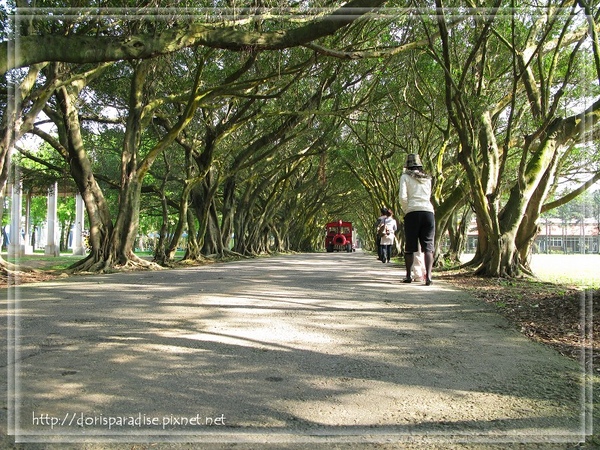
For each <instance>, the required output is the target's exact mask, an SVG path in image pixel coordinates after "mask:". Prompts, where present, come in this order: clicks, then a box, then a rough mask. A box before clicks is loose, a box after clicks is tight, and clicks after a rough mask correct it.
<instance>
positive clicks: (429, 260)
mask: <svg viewBox="0 0 600 450" xmlns="http://www.w3.org/2000/svg"><path fill="white" fill-rule="evenodd" d="M425 270H426V271H427V275H426V277H425V284H426V285H427V286H431V284H432V283H433V281H431V272H432V270H433V252H425Z"/></svg>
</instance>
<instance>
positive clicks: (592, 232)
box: [465, 218, 600, 253]
mask: <svg viewBox="0 0 600 450" xmlns="http://www.w3.org/2000/svg"><path fill="white" fill-rule="evenodd" d="M539 225H540V228H541V229H540V232H539V234H538V235H537V236H536V238H535V242H534V246H533V252H534V253H600V235H599V233H598V229H599V228H600V225H599V223H598V220H597V219H592V218H588V219H584V220H581V219H580V220H569V221H565V220H562V219H550V218H548V219H546V218H542V219H540V221H539ZM476 248H477V224H476V222H475V221H474V220H473V221H472V222H471V225H470V226H469V230H468V232H467V244H466V248H465V253H473V252H475V250H476Z"/></svg>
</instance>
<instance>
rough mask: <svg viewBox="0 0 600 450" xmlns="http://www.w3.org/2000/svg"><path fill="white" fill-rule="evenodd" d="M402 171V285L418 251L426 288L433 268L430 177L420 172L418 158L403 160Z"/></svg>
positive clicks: (409, 273)
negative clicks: (422, 262)
mask: <svg viewBox="0 0 600 450" xmlns="http://www.w3.org/2000/svg"><path fill="white" fill-rule="evenodd" d="M404 167H405V169H404V172H403V173H402V176H401V177H400V206H401V207H402V210H403V211H404V234H405V236H404V238H405V244H404V260H405V265H406V278H404V280H403V281H404V282H405V283H411V282H412V280H413V279H412V276H411V271H412V267H413V263H414V254H415V253H416V252H418V251H419V245H420V248H421V251H422V252H423V254H424V262H425V284H426V285H427V286H430V285H431V284H432V281H431V271H432V268H433V251H434V245H433V244H434V238H435V216H434V210H433V205H432V204H431V200H430V198H431V176H429V175H428V174H426V173H425V172H423V165H422V164H421V159H420V158H419V155H416V154H409V155H408V156H407V157H406V164H405V166H404Z"/></svg>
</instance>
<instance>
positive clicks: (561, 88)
mask: <svg viewBox="0 0 600 450" xmlns="http://www.w3.org/2000/svg"><path fill="white" fill-rule="evenodd" d="M436 6H437V7H438V12H439V14H438V16H437V26H438V29H439V32H440V36H441V37H440V40H439V41H438V42H437V43H435V44H433V45H432V55H433V56H434V58H435V59H436V61H438V63H439V65H440V67H441V68H442V70H443V73H444V78H445V81H444V82H445V95H446V108H447V112H448V117H449V120H450V122H451V124H452V127H453V131H454V132H455V133H456V134H457V136H458V139H459V145H460V147H459V152H458V159H459V162H460V164H461V167H462V168H463V169H464V171H465V175H466V177H467V180H468V184H469V187H470V191H471V201H472V205H473V208H474V211H475V214H476V217H477V222H478V232H479V241H478V249H477V254H476V258H475V260H474V261H473V263H474V264H478V265H479V269H478V273H480V274H483V275H489V276H515V275H518V274H519V273H521V271H523V270H524V271H528V267H527V260H526V259H525V258H524V255H523V254H522V253H521V250H523V251H524V253H527V251H529V249H530V247H529V244H528V242H530V241H531V239H532V238H531V235H530V234H528V233H525V232H524V228H523V227H525V226H527V224H526V223H531V224H534V223H535V222H536V221H537V218H538V217H539V212H540V208H541V204H542V202H543V199H544V198H545V197H546V195H547V188H548V183H551V182H552V180H554V177H555V176H556V175H557V173H556V163H557V160H558V156H559V154H560V152H561V151H562V150H563V149H564V148H568V147H569V146H571V145H573V144H574V143H577V142H579V141H580V140H581V138H582V136H584V134H585V133H584V129H583V128H582V127H580V126H579V124H580V123H581V122H582V121H583V123H586V124H589V125H590V126H595V125H596V123H597V119H596V116H597V111H598V108H599V107H600V103H599V102H596V103H595V104H593V105H592V106H591V107H589V108H587V109H586V110H585V111H580V112H576V113H572V115H570V116H569V117H566V118H560V117H559V115H558V112H557V111H559V110H560V109H561V108H563V109H564V105H565V101H566V100H568V99H569V98H572V97H569V95H571V96H572V95H577V88H576V87H574V85H573V84H571V82H572V79H573V77H574V74H576V73H577V69H578V67H579V65H578V64H580V63H581V62H582V61H583V55H582V52H583V43H584V39H585V36H586V29H585V28H583V29H582V28H581V27H578V26H577V24H576V22H574V21H573V17H575V15H576V11H575V10H573V11H572V14H566V15H564V14H562V12H563V11H562V10H553V9H551V8H550V7H548V8H549V9H548V14H546V15H544V16H537V15H534V14H531V15H527V14H525V15H523V16H522V17H517V16H516V14H517V13H518V12H513V13H512V14H511V15H509V19H510V20H509V22H508V24H506V22H503V21H500V20H499V19H498V14H499V11H500V9H497V8H498V7H499V6H500V2H496V4H495V5H494V8H491V9H486V10H484V11H483V12H482V13H481V14H475V15H473V16H472V18H471V26H470V27H469V28H468V29H467V28H465V29H464V30H463V31H464V33H451V32H450V31H449V29H448V27H447V23H446V10H445V9H444V5H443V4H442V2H441V1H436ZM523 19H524V20H525V25H528V26H529V28H528V27H524V26H523V23H522V22H521V21H522V20H523ZM534 19H535V20H534ZM527 21H533V22H532V23H527ZM459 48H460V49H464V50H465V51H464V53H462V52H461V53H459V52H458V51H457V49H459ZM457 55H458V56H459V57H458V58H457ZM507 62H508V65H507ZM534 69H535V70H534ZM500 84H502V85H504V86H511V90H510V91H508V92H507V91H506V90H505V89H496V87H497V86H499V85H500ZM540 87H541V88H540ZM517 130H527V131H526V132H525V133H526V134H525V135H523V136H518V135H517ZM509 168H512V169H514V170H515V171H516V176H515V177H511V176H510V173H511V172H510V171H509V170H508V169H509Z"/></svg>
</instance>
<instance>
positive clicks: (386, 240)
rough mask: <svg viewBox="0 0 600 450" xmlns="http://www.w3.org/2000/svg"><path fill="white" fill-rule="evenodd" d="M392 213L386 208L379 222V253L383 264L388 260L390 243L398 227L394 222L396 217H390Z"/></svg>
mask: <svg viewBox="0 0 600 450" xmlns="http://www.w3.org/2000/svg"><path fill="white" fill-rule="evenodd" d="M393 215H394V213H393V212H392V211H391V210H390V209H388V210H387V211H386V213H385V218H384V219H383V221H382V222H381V224H380V227H381V229H382V233H381V241H380V245H379V248H380V252H379V253H380V255H381V262H382V263H384V264H385V263H386V262H388V263H389V262H390V258H391V256H392V245H393V244H394V238H395V236H396V230H397V229H398V224H397V223H396V219H394V218H393V217H392V216H393Z"/></svg>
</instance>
